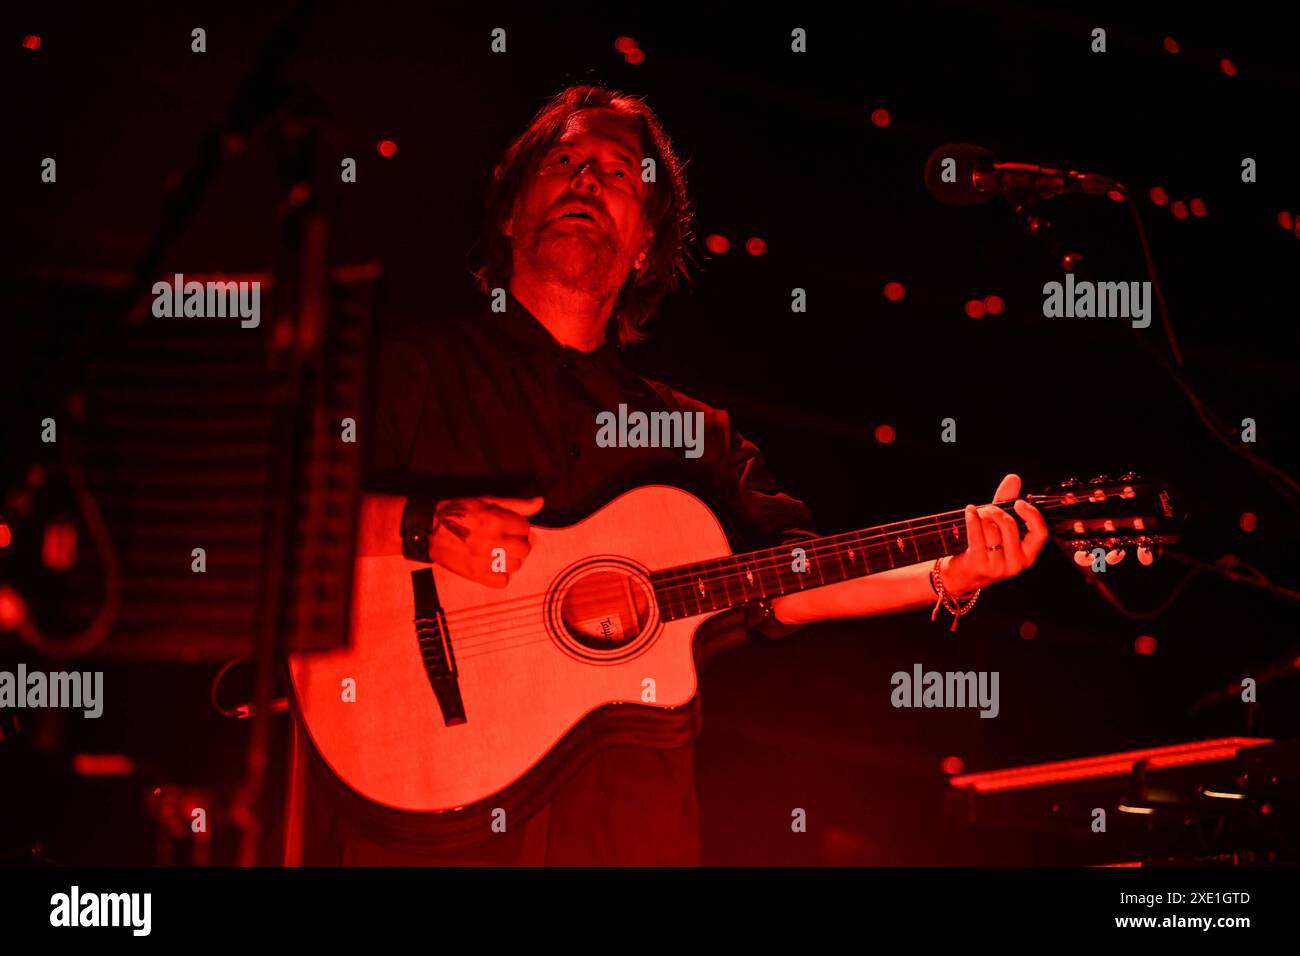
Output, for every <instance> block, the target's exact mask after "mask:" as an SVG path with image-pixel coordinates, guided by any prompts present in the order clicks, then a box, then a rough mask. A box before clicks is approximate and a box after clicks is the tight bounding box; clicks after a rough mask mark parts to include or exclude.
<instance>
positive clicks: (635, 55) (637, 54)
mask: <svg viewBox="0 0 1300 956" xmlns="http://www.w3.org/2000/svg"><path fill="white" fill-rule="evenodd" d="M623 59H625V60H627V62H629V63H631V64H632V65H633V66H640V65H641V64H642V63H644V62H645V52H644V51H643V50H640V49H636V50H628V51H627V52H626V53H624V54H623Z"/></svg>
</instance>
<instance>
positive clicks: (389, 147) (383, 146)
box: [375, 139, 397, 158]
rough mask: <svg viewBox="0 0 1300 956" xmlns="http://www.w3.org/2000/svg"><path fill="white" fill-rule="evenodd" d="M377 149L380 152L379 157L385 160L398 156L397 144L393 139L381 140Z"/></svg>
mask: <svg viewBox="0 0 1300 956" xmlns="http://www.w3.org/2000/svg"><path fill="white" fill-rule="evenodd" d="M375 148H376V149H378V150H379V155H380V156H383V157H385V158H387V157H389V156H396V155H397V144H396V143H394V142H393V141H392V140H391V139H381V140H380V141H379V145H378V146H376V147H375Z"/></svg>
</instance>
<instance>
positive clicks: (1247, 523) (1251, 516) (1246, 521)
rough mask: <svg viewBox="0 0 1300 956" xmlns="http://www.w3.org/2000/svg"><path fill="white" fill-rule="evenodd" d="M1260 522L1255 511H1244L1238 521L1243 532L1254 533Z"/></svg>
mask: <svg viewBox="0 0 1300 956" xmlns="http://www.w3.org/2000/svg"><path fill="white" fill-rule="evenodd" d="M1258 523H1259V521H1258V519H1257V518H1256V516H1255V512H1253V511H1243V512H1242V513H1241V517H1240V518H1239V519H1237V524H1238V526H1239V527H1240V528H1241V530H1242V531H1254V530H1255V527H1256V526H1257V525H1258Z"/></svg>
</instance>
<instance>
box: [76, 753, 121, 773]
mask: <svg viewBox="0 0 1300 956" xmlns="http://www.w3.org/2000/svg"><path fill="white" fill-rule="evenodd" d="M72 769H73V771H74V772H76V774H77V775H78V776H81V777H125V776H129V775H130V774H133V773H135V761H134V760H132V759H131V758H130V757H128V756H126V755H125V754H74V755H73V757H72Z"/></svg>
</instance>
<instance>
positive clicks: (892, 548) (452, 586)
mask: <svg viewBox="0 0 1300 956" xmlns="http://www.w3.org/2000/svg"><path fill="white" fill-rule="evenodd" d="M1026 500H1028V501H1029V502H1030V503H1031V504H1033V505H1035V506H1036V507H1037V508H1038V509H1039V511H1040V512H1041V513H1042V514H1043V516H1044V518H1045V519H1046V520H1047V522H1048V526H1049V530H1050V533H1051V535H1052V537H1053V538H1054V539H1056V540H1057V541H1058V542H1059V543H1061V544H1063V545H1065V546H1067V547H1073V548H1074V549H1075V551H1076V555H1078V556H1081V558H1084V559H1087V560H1088V561H1091V560H1092V555H1093V554H1094V553H1095V554H1098V555H1102V556H1103V557H1101V558H1099V560H1102V561H1104V562H1107V563H1114V562H1116V561H1118V560H1120V559H1122V557H1123V556H1124V554H1125V553H1126V551H1127V550H1128V549H1137V551H1138V557H1139V559H1140V560H1141V562H1142V563H1144V564H1147V563H1150V560H1151V558H1152V557H1153V556H1154V554H1155V552H1156V550H1157V549H1158V548H1159V547H1160V546H1161V545H1163V544H1166V543H1169V542H1171V541H1173V540H1174V538H1175V535H1176V533H1177V530H1178V526H1179V516H1178V515H1176V514H1175V511H1174V508H1173V504H1172V500H1171V498H1170V494H1169V491H1168V489H1167V488H1165V487H1163V486H1162V485H1160V484H1159V483H1157V482H1154V481H1151V480H1146V479H1142V478H1139V477H1137V476H1134V475H1124V476H1122V477H1121V478H1119V479H1117V480H1115V481H1107V480H1103V479H1096V480H1094V481H1093V482H1090V483H1081V482H1068V483H1065V484H1062V485H1058V486H1056V487H1055V488H1053V489H1051V490H1050V491H1048V492H1046V493H1044V494H1041V495H1029V496H1028V497H1027V499H1026ZM997 507H1001V508H1004V509H1005V510H1008V511H1010V509H1011V504H1010V503H1006V504H1002V505H997ZM535 532H536V542H535V544H534V546H533V550H532V553H531V555H530V557H529V560H528V562H527V563H526V564H525V565H524V566H523V567H522V568H521V569H520V571H519V572H518V573H517V574H515V575H513V576H512V577H511V579H510V581H509V584H508V586H507V587H505V588H489V587H486V586H484V585H482V584H478V583H475V582H473V581H470V580H468V579H466V578H464V577H461V576H459V575H457V574H454V573H452V572H450V571H447V570H444V569H443V568H441V567H439V566H437V565H432V566H431V565H428V564H423V563H420V562H415V561H409V560H407V559H406V558H404V557H401V556H383V557H369V556H366V557H360V558H358V559H357V561H356V568H355V578H354V592H353V593H354V602H353V613H352V641H351V646H350V647H349V648H347V649H345V650H339V651H328V652H322V653H314V654H300V655H296V656H293V657H291V659H290V668H291V672H292V679H293V688H294V693H295V695H296V699H297V703H298V706H299V708H300V711H301V714H302V717H303V720H304V722H305V724H306V727H307V730H308V732H309V734H310V736H311V739H312V741H313V742H314V744H315V746H316V748H317V750H318V751H319V752H320V754H321V756H322V757H323V758H324V759H325V761H326V763H327V764H328V765H329V767H330V768H331V769H332V771H333V772H334V774H335V775H337V777H338V778H339V779H340V780H342V781H343V782H344V783H345V784H347V785H348V787H350V788H351V789H352V790H354V791H355V792H356V793H357V794H359V795H360V796H362V797H364V798H365V799H366V800H368V801H371V802H373V803H375V804H379V805H381V806H383V807H387V808H390V809H396V810H404V811H415V812H427V813H435V814H447V815H454V812H455V811H458V810H463V809H465V808H470V807H473V806H475V805H483V804H484V802H485V801H490V802H493V803H498V802H500V801H501V800H502V795H503V794H505V793H506V792H507V791H508V790H509V789H510V788H511V787H512V785H516V784H519V783H520V781H522V780H523V779H524V778H525V776H526V775H527V774H528V772H529V770H530V769H532V768H533V767H534V766H536V765H537V764H538V762H539V761H541V760H542V758H543V757H544V756H545V755H547V754H548V753H549V752H550V751H551V750H552V749H553V748H556V747H557V745H558V744H559V743H560V742H561V741H562V740H563V739H564V738H565V736H566V734H568V733H569V732H570V731H571V730H573V728H574V727H575V726H576V725H578V724H579V722H580V721H583V719H584V718H585V717H588V716H589V715H593V714H595V713H596V712H599V711H602V710H606V711H621V712H622V716H624V717H626V715H627V714H628V713H629V708H630V709H631V711H630V712H639V713H645V714H647V715H650V714H652V713H653V712H655V711H656V710H659V711H662V710H671V709H674V708H680V707H682V706H683V705H685V704H687V703H689V702H690V701H691V699H692V698H693V697H694V696H695V693H696V672H695V662H694V658H693V655H692V642H693V639H694V637H695V634H696V631H697V629H698V628H699V626H700V624H701V623H702V622H703V621H704V620H705V619H706V618H707V617H709V616H710V615H713V614H715V613H717V612H720V611H724V610H726V609H729V608H733V607H739V606H742V605H747V604H753V603H755V602H759V601H763V600H767V599H770V598H774V597H779V596H782V595H785V594H790V593H792V592H795V591H799V590H804V589H809V588H817V587H822V586H824V585H829V584H834V583H836V582H839V581H845V580H848V579H850V578H857V577H862V576H865V575H870V574H875V573H878V572H882V571H888V570H890V569H893V568H898V567H903V566H905V565H912V564H916V563H919V562H923V561H927V560H933V559H935V558H938V557H941V556H943V555H948V554H956V553H960V552H961V551H963V550H964V549H965V548H966V533H965V526H964V524H963V522H962V512H961V511H952V512H947V513H943V514H936V515H929V516H926V517H922V518H916V519H913V520H910V521H900V522H894V523H891V524H885V525H880V526H877V527H874V528H867V529H865V530H862V531H853V532H847V533H841V534H835V535H830V536H826V537H820V538H814V539H810V540H808V541H802V542H800V543H799V550H801V552H802V553H801V554H800V555H799V556H798V560H792V557H791V554H792V548H791V547H788V546H787V547H779V548H770V549H766V550H761V551H753V552H750V553H747V554H732V553H731V551H730V548H729V546H728V542H727V538H726V536H725V535H724V533H723V530H722V527H721V526H720V525H719V523H718V521H717V519H716V518H715V517H714V515H713V513H712V512H711V511H710V510H709V509H708V507H707V506H705V505H704V503H703V502H701V501H700V500H699V499H697V498H695V497H694V496H692V495H690V494H688V493H687V492H685V491H681V490H679V489H677V488H672V487H667V486H649V487H643V488H638V489H635V490H633V491H629V492H627V493H626V494H623V495H621V496H620V497H618V498H616V499H615V500H614V501H612V502H611V503H609V504H608V505H606V506H605V507H603V508H601V509H600V510H599V511H597V512H595V513H594V514H592V515H591V516H590V517H588V518H586V519H585V520H584V521H581V522H579V523H577V524H575V525H572V526H570V527H566V528H544V527H537V528H535ZM348 679H351V680H353V681H354V682H355V687H356V695H355V700H354V701H345V700H344V699H343V697H342V695H341V694H340V687H341V686H342V685H343V682H344V681H345V680H348ZM648 688H649V689H651V693H647V689H648Z"/></svg>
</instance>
